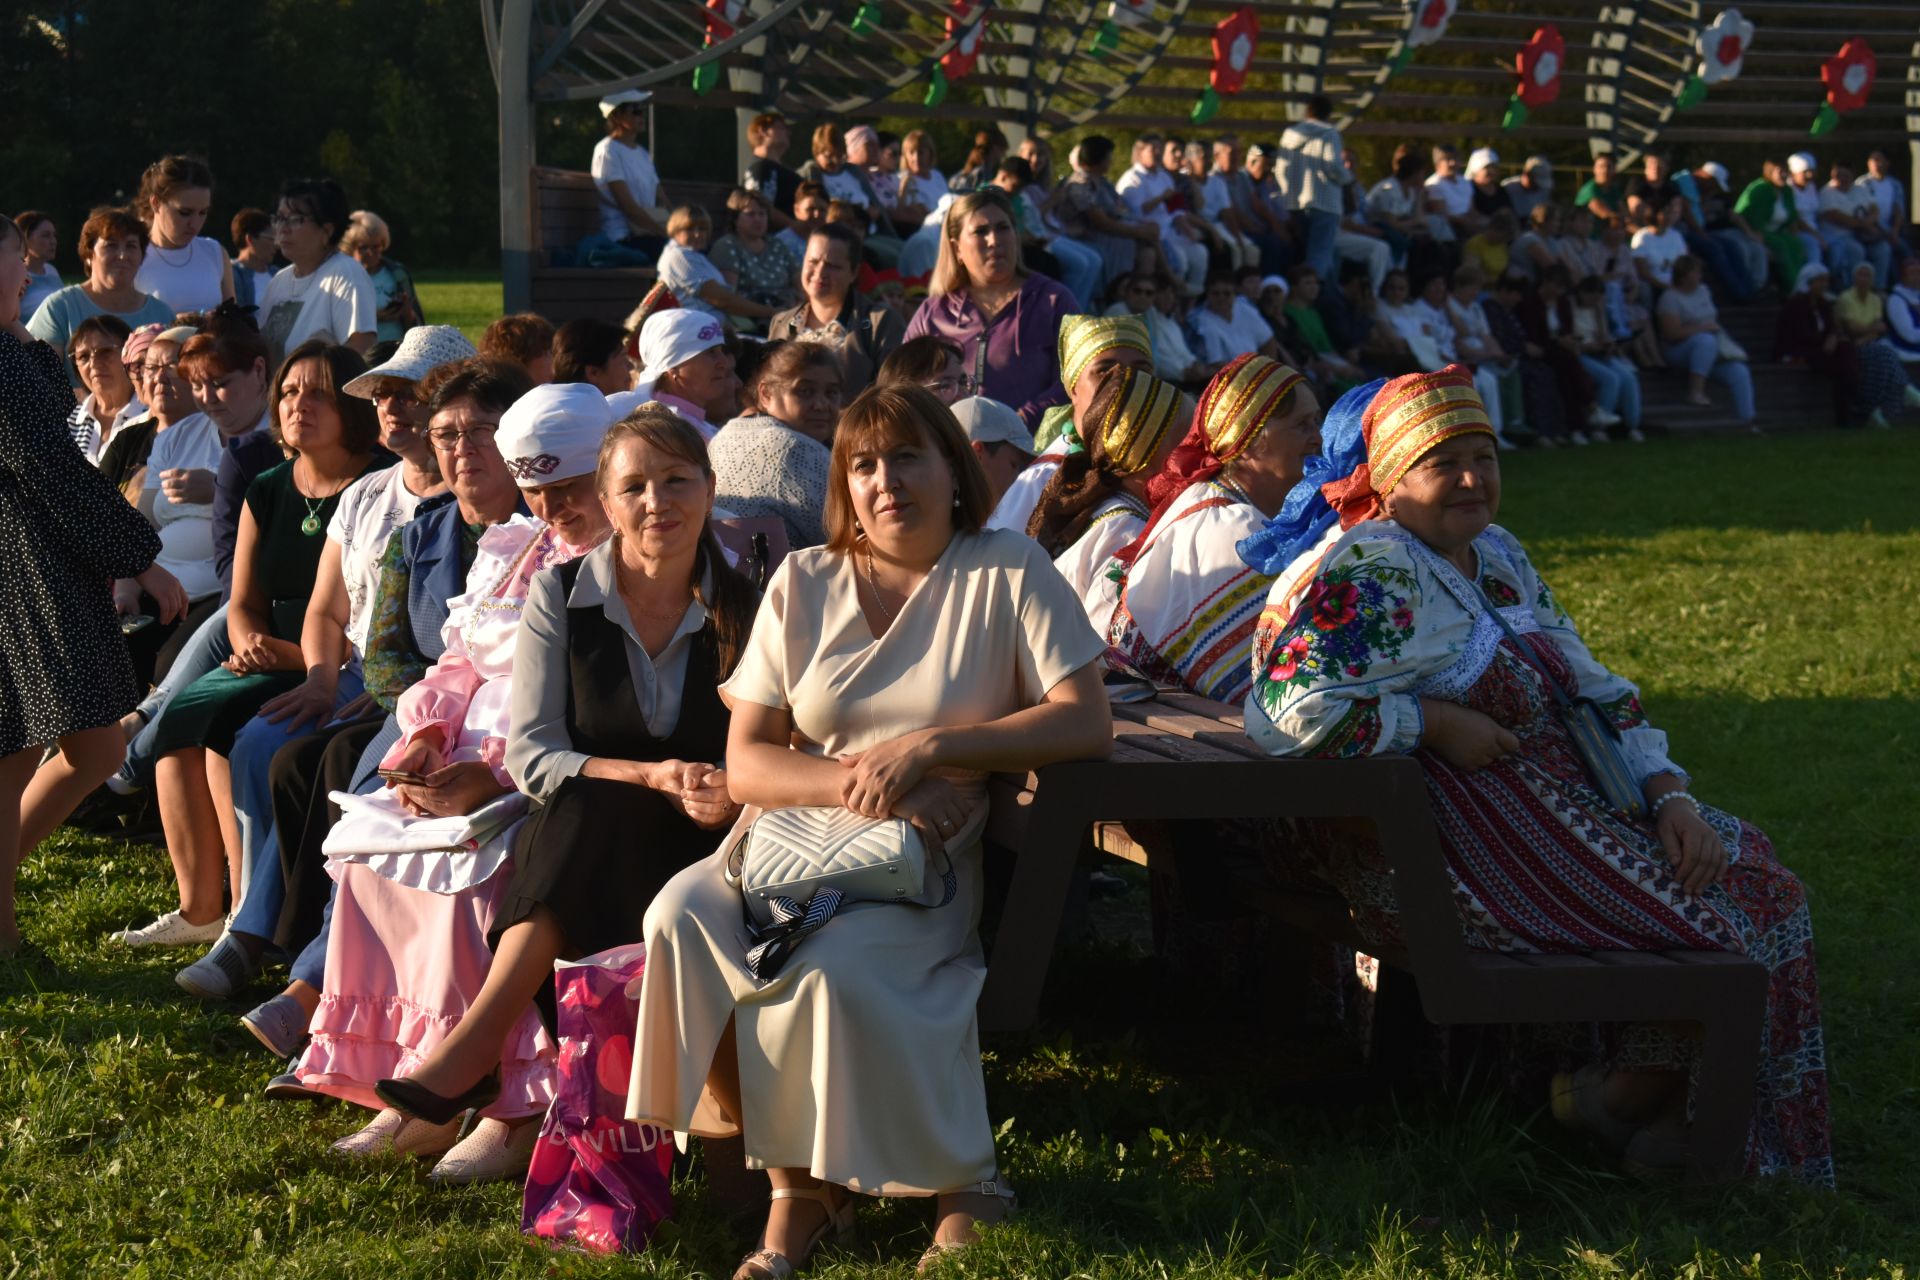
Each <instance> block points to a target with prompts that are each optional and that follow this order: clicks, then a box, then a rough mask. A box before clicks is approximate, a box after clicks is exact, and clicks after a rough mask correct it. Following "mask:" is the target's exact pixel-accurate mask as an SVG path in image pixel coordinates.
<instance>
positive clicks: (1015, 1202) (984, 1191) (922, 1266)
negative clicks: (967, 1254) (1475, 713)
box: [913, 1182, 1020, 1276]
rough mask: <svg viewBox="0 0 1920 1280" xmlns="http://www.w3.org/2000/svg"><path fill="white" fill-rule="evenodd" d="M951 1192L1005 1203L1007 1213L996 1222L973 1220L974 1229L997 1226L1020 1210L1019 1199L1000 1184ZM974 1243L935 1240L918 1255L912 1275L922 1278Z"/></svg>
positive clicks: (958, 1189) (961, 1188)
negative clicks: (970, 1194)
mask: <svg viewBox="0 0 1920 1280" xmlns="http://www.w3.org/2000/svg"><path fill="white" fill-rule="evenodd" d="M953 1190H954V1191H964V1192H972V1193H973V1194H976V1195H982V1196H988V1197H991V1198H993V1199H996V1200H1004V1201H1006V1205H1007V1211H1006V1213H1005V1214H1004V1215H1003V1216H1002V1217H1001V1218H1000V1219H999V1220H998V1222H992V1223H981V1222H980V1220H979V1219H977V1218H976V1219H975V1220H974V1225H975V1227H976V1228H978V1227H980V1226H997V1225H998V1224H999V1222H1005V1221H1006V1220H1007V1219H1008V1218H1011V1217H1012V1216H1013V1215H1014V1214H1015V1213H1017V1212H1019V1209H1020V1197H1019V1196H1017V1195H1015V1194H1014V1193H1013V1188H1012V1187H1009V1186H1007V1185H1006V1184H1005V1183H1002V1182H981V1183H976V1184H974V1185H973V1186H970V1187H955V1188H954V1189H953ZM941 1194H942V1195H946V1194H949V1193H948V1192H942V1193H941ZM974 1243H975V1242H974V1241H972V1240H938V1239H936V1240H935V1241H934V1242H933V1243H932V1244H930V1245H928V1246H927V1251H926V1252H925V1253H923V1254H921V1255H920V1262H919V1264H918V1265H916V1266H915V1267H914V1269H913V1274H915V1275H916V1276H924V1275H925V1274H927V1272H928V1271H929V1270H930V1269H931V1268H933V1267H934V1266H936V1265H937V1264H938V1263H939V1261H940V1259H942V1258H945V1257H947V1256H948V1255H950V1254H955V1253H959V1252H961V1251H962V1250H965V1249H971V1248H972V1247H973V1245H974Z"/></svg>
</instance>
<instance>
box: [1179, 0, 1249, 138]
mask: <svg viewBox="0 0 1920 1280" xmlns="http://www.w3.org/2000/svg"><path fill="white" fill-rule="evenodd" d="M1259 44H1260V19H1259V18H1258V17H1257V16H1255V14H1254V12H1253V9H1252V8H1251V7H1247V8H1242V9H1238V10H1236V11H1235V12H1234V13H1233V14H1232V15H1230V16H1229V17H1226V18H1223V19H1221V21H1220V22H1219V23H1218V24H1217V25H1216V26H1215V27H1214V29H1213V68H1212V70H1210V71H1208V72H1207V87H1206V89H1205V90H1204V91H1202V93H1201V94H1200V100H1199V101H1198V102H1195V103H1194V104H1193V110H1192V112H1191V113H1189V118H1190V119H1192V121H1193V122H1194V123H1195V124H1205V123H1206V122H1207V121H1209V120H1211V119H1213V118H1214V117H1215V116H1217V115H1219V114H1220V96H1221V95H1222V94H1226V95H1228V96H1232V95H1233V94H1236V93H1238V92H1240V90H1241V89H1242V88H1244V87H1245V86H1246V83H1247V72H1248V70H1249V69H1251V68H1252V66H1253V52H1254V50H1255V49H1256V48H1258V47H1259Z"/></svg>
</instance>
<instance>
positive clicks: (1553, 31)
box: [1500, 26, 1567, 129]
mask: <svg viewBox="0 0 1920 1280" xmlns="http://www.w3.org/2000/svg"><path fill="white" fill-rule="evenodd" d="M1566 57H1567V42H1566V41H1565V40H1563V39H1561V38H1560V28H1558V27H1554V26H1546V27H1541V28H1540V29H1539V30H1538V31H1535V32H1534V33H1533V38H1532V39H1531V40H1529V41H1527V42H1526V43H1525V44H1523V45H1521V46H1520V52H1519V53H1517V54H1515V55H1514V59H1513V66H1514V70H1515V71H1517V72H1518V73H1519V75H1520V83H1519V85H1518V86H1517V87H1516V88H1515V89H1514V91H1513V97H1512V98H1510V99H1509V100H1508V101H1507V114H1506V116H1505V117H1504V118H1503V119H1502V120H1501V121H1500V127H1501V128H1502V129H1518V128H1519V127H1520V126H1521V125H1523V124H1525V123H1526V122H1527V114H1528V112H1529V111H1530V110H1531V109H1532V108H1534V107H1544V106H1546V105H1547V104H1548V103H1550V102H1552V101H1553V100H1554V99H1555V98H1558V97H1559V96H1560V67H1561V64H1562V63H1564V62H1565V61H1566Z"/></svg>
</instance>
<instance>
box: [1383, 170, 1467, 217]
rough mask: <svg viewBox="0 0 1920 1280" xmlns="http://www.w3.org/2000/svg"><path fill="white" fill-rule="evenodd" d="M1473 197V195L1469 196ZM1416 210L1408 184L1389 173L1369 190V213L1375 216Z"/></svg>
mask: <svg viewBox="0 0 1920 1280" xmlns="http://www.w3.org/2000/svg"><path fill="white" fill-rule="evenodd" d="M1469 199H1471V197H1469ZM1413 212H1414V208H1413V192H1411V191H1409V190H1407V184H1406V183H1404V182H1402V181H1400V179H1398V178H1396V177H1393V176H1392V175H1388V176H1387V177H1384V178H1382V179H1380V181H1378V182H1376V183H1374V184H1373V188H1372V190H1370V191H1368V192H1367V214H1368V216H1370V217H1374V218H1383V219H1384V218H1404V217H1407V216H1408V215H1409V214H1411V213H1413Z"/></svg>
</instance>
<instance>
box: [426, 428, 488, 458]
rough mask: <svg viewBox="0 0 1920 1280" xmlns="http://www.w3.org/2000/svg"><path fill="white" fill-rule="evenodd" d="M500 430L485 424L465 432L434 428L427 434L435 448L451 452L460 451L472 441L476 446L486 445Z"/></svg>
mask: <svg viewBox="0 0 1920 1280" xmlns="http://www.w3.org/2000/svg"><path fill="white" fill-rule="evenodd" d="M499 430H500V428H499V427H498V426H489V425H487V424H485V423H481V424H478V425H476V426H471V427H468V428H466V429H465V430H461V429H460V428H457V427H434V428H431V429H430V430H429V431H428V432H427V439H429V440H431V441H433V447H434V448H436V449H445V450H447V451H449V452H451V451H453V450H455V449H458V448H459V447H460V445H461V443H462V442H464V441H471V442H472V443H474V444H476V445H479V444H486V443H488V442H489V441H491V440H492V439H493V437H494V433H495V432H497V431H499Z"/></svg>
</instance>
